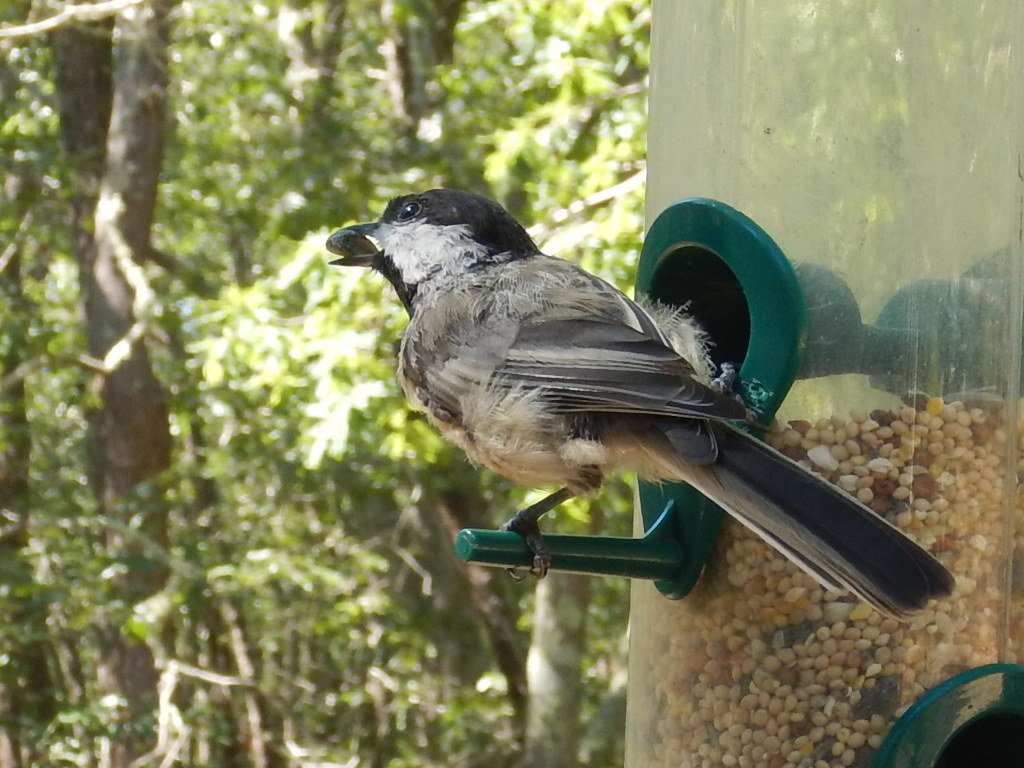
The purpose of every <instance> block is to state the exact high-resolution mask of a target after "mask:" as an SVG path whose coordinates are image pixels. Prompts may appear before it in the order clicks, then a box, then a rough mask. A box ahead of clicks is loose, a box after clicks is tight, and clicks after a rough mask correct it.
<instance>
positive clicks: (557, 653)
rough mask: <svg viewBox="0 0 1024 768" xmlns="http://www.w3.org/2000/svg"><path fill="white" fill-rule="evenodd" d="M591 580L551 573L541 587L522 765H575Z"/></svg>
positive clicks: (537, 767)
mask: <svg viewBox="0 0 1024 768" xmlns="http://www.w3.org/2000/svg"><path fill="white" fill-rule="evenodd" d="M589 603H590V582H589V581H588V578H587V577H585V576H578V575H575V574H566V573H549V574H548V575H547V576H546V577H545V578H544V579H543V580H542V581H541V582H540V583H539V584H538V585H537V595H536V605H535V607H534V614H535V615H534V624H533V641H532V642H531V643H530V654H529V656H528V658H527V662H526V674H527V678H528V681H529V688H530V702H529V708H528V711H527V718H526V750H525V753H524V755H523V761H522V763H521V766H522V768H575V766H576V765H577V751H578V746H579V740H580V697H581V695H582V681H581V676H580V666H581V658H582V656H583V647H584V643H585V642H586V625H587V609H588V607H589Z"/></svg>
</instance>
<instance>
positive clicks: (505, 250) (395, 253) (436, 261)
mask: <svg viewBox="0 0 1024 768" xmlns="http://www.w3.org/2000/svg"><path fill="white" fill-rule="evenodd" d="M327 250H328V251H330V252H331V253H334V254H337V255H338V256H340V257H341V258H339V259H335V260H334V261H332V262H331V264H335V265H338V266H344V267H350V266H355V267H371V268H373V269H375V270H377V271H378V272H380V273H381V274H383V275H384V276H385V277H386V278H387V279H388V280H390V281H391V283H393V284H394V286H395V288H396V289H397V290H398V293H399V295H400V296H401V297H402V300H403V301H404V302H405V303H406V305H407V306H408V305H409V304H410V302H411V299H412V298H413V297H414V296H415V294H416V289H417V288H418V286H420V285H421V284H422V283H424V282H425V281H428V280H430V279H432V278H433V277H435V276H438V275H458V274H461V273H465V272H469V271H471V270H473V269H476V268H478V267H479V266H481V265H484V264H492V263H498V262H504V261H511V260H513V259H517V258H523V257H525V256H529V255H532V254H535V253H538V249H537V246H536V245H535V244H534V242H533V240H531V239H530V236H529V235H528V234H527V233H526V230H525V229H523V228H522V226H521V225H520V224H519V222H517V221H516V220H515V219H514V218H512V216H511V215H510V214H509V213H508V212H507V211H506V210H505V209H504V208H502V207H501V206H500V205H498V204H497V203H495V202H494V201H492V200H489V199H488V198H486V197H483V196H482V195H477V194H474V193H472V192H462V191H459V190H454V189H432V190H430V191H428V192H421V193H418V194H412V195H404V196H402V197H398V198H395V199H394V200H392V201H391V202H390V203H388V207H387V208H386V209H385V210H384V214H383V215H382V216H381V217H380V220H379V221H376V222H372V223H369V224H356V225H355V226H351V227H346V228H345V229H340V230H338V231H337V232H335V233H334V234H333V235H331V236H330V237H329V238H328V239H327Z"/></svg>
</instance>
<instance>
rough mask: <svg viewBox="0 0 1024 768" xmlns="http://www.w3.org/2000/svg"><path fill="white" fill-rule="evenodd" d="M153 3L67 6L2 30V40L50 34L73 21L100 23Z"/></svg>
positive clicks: (120, 0) (111, 0)
mask: <svg viewBox="0 0 1024 768" xmlns="http://www.w3.org/2000/svg"><path fill="white" fill-rule="evenodd" d="M149 2H153V0H104V1H103V2H99V3H87V4H83V5H66V6H64V8H63V9H61V11H60V12H58V13H56V14H54V15H53V16H50V17H48V18H45V19H43V20H42V21H33V22H30V23H28V24H18V25H16V26H13V27H6V28H4V29H0V40H4V39H8V38H14V37H28V36H30V35H39V34H42V33H43V32H50V31H52V30H54V29H57V28H58V27H62V26H64V25H65V24H70V23H71V22H73V21H99V20H100V19H105V18H107V17H108V16H114V15H116V14H118V13H121V12H122V11H126V10H128V9H129V8H134V7H135V6H137V5H143V4H145V3H149Z"/></svg>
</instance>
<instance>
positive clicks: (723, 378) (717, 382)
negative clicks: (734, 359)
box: [711, 363, 736, 395]
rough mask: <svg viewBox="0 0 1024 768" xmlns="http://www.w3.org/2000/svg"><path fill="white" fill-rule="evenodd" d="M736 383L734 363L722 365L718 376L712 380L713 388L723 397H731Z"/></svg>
mask: <svg viewBox="0 0 1024 768" xmlns="http://www.w3.org/2000/svg"><path fill="white" fill-rule="evenodd" d="M735 383H736V366H735V365H734V364H733V363H722V364H721V365H720V366H719V367H718V375H717V376H715V378H713V379H712V380H711V388H712V389H714V390H716V391H718V392H721V393H722V394H723V395H731V394H732V393H733V392H732V388H733V385H734V384H735Z"/></svg>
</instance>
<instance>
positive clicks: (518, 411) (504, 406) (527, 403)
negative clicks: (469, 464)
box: [427, 391, 607, 494]
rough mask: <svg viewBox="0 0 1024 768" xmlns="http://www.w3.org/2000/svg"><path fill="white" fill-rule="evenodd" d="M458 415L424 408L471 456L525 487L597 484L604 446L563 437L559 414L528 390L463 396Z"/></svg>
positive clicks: (581, 488)
mask: <svg viewBox="0 0 1024 768" xmlns="http://www.w3.org/2000/svg"><path fill="white" fill-rule="evenodd" d="M467 401H471V402H472V403H473V405H472V406H470V407H465V406H464V407H463V410H462V413H461V414H460V418H459V419H457V420H455V421H446V420H444V419H442V418H438V417H437V415H435V414H432V413H430V411H429V410H428V411H427V413H428V415H429V416H430V420H431V421H432V422H433V423H434V424H435V426H437V428H438V429H439V430H440V432H441V433H442V434H443V435H444V436H445V437H446V438H447V439H448V440H450V441H451V442H453V443H455V445H457V446H459V448H461V449H462V450H463V451H465V453H466V455H467V456H468V457H469V459H470V460H471V461H473V462H474V463H476V464H481V465H483V466H485V467H488V468H489V469H492V470H494V471H495V472H497V473H499V474H501V475H503V476H505V477H507V478H508V479H509V480H512V481H513V482H516V483H519V484H520V485H525V486H528V487H534V488H536V487H544V486H554V485H559V486H566V487H569V488H570V489H571V490H573V491H574V492H575V493H580V494H582V493H587V492H589V491H592V490H595V489H596V488H597V487H599V486H600V472H599V471H597V470H598V468H599V467H601V466H602V465H603V464H604V463H605V461H606V459H607V451H606V450H605V449H604V447H603V446H602V445H601V444H600V443H598V442H596V441H593V440H580V439H570V438H567V437H566V431H567V430H566V424H565V419H564V417H562V416H558V415H552V414H550V413H548V412H547V411H546V410H545V408H544V406H543V403H542V402H541V401H540V400H539V398H538V397H536V396H535V395H533V394H530V393H521V392H515V391H513V392H504V393H494V395H493V396H492V395H490V394H488V396H484V397H480V396H477V397H474V398H467Z"/></svg>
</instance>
